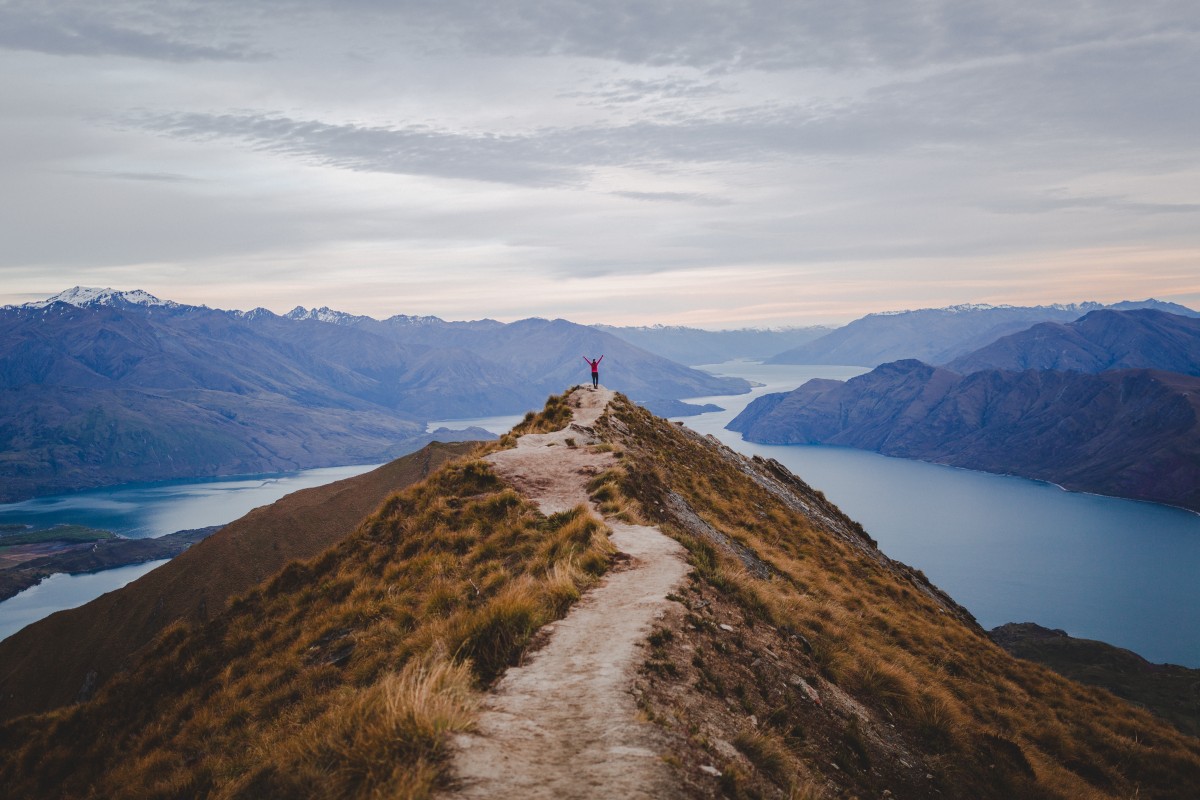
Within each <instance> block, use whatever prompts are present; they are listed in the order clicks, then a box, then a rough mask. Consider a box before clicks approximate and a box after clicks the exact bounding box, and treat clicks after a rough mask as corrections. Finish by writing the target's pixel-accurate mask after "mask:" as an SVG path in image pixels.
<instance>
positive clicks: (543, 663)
mask: <svg viewBox="0 0 1200 800" xmlns="http://www.w3.org/2000/svg"><path fill="white" fill-rule="evenodd" d="M611 399H612V392H611V391H608V390H605V389H602V390H599V391H591V390H590V389H580V390H579V391H577V392H575V394H574V395H573V396H572V400H573V402H578V403H579V407H577V408H576V410H575V412H574V419H573V421H572V423H571V425H569V426H568V427H567V428H565V429H563V430H561V431H556V432H554V433H547V434H529V435H526V436H522V437H521V438H520V439H519V440H518V445H517V447H516V448H514V449H512V450H506V451H503V452H500V453H495V454H493V455H492V456H490V457H489V460H490V461H492V463H493V465H494V466H495V468H496V471H497V472H499V473H500V474H501V475H503V476H504V478H505V479H506V480H508V481H510V482H511V483H512V484H513V485H514V486H516V487H517V488H518V489H519V490H520V491H522V492H523V493H525V494H526V496H528V497H530V498H531V499H532V500H534V501H536V502H537V503H538V505H539V506H540V507H541V508H542V511H543V512H544V513H547V514H550V513H554V512H555V511H562V510H565V509H568V508H572V507H574V506H575V505H578V504H579V503H586V502H588V498H587V491H586V489H585V485H586V483H587V481H588V478H589V477H590V476H591V475H593V474H596V473H597V472H600V471H603V470H604V469H606V468H607V467H609V466H610V465H611V464H612V463H613V458H612V456H611V454H609V453H589V452H588V451H587V448H586V447H585V445H586V444H587V443H588V442H590V441H593V436H592V433H591V430H590V428H591V426H592V425H593V424H594V423H595V421H596V420H597V419H598V418H599V416H600V415H601V414H602V413H603V412H604V408H605V406H607V404H608V401H609V400H611ZM568 438H569V439H573V440H574V442H575V444H576V445H578V446H577V447H570V446H569V443H568V442H567V439H568ZM607 522H608V525H609V527H610V528H611V529H612V534H611V539H612V541H613V543H614V544H615V545H616V546H617V549H618V550H620V551H621V552H623V553H626V554H628V555H629V556H630V557H631V558H630V559H629V562H628V566H626V567H624V568H622V569H619V570H616V571H614V572H611V573H609V575H608V576H607V577H606V578H605V579H604V581H603V582H602V583H601V584H600V585H599V586H597V587H596V588H594V589H592V590H591V591H589V592H588V593H587V594H586V595H584V597H583V598H582V599H581V600H580V601H579V602H578V603H577V604H576V605H575V607H574V608H572V609H571V612H570V613H569V614H568V615H567V616H566V618H565V619H563V620H561V621H560V622H558V623H557V624H556V625H553V626H546V630H547V631H550V632H551V633H550V639H549V642H548V643H547V644H546V646H545V647H543V648H542V649H541V650H538V651H537V652H536V653H534V654H533V655H532V656H530V658H529V659H528V661H527V662H526V663H525V664H524V665H523V666H520V667H514V668H512V669H509V670H508V672H507V673H505V675H504V677H503V678H502V679H501V680H500V682H499V683H498V684H497V685H496V687H495V689H494V690H493V692H492V693H491V694H490V695H489V697H488V698H487V700H486V701H485V703H484V708H483V712H482V714H481V715H480V718H479V725H478V729H477V732H476V733H475V734H472V735H468V736H460V737H458V739H457V740H456V745H457V753H456V757H455V763H454V775H455V781H456V784H457V787H458V788H457V789H456V790H455V791H454V792H452V793H451V794H450V795H449V796H450V797H459V798H498V799H502V798H520V799H521V800H537V799H538V798H616V797H620V798H670V797H674V796H677V795H678V792H677V790H676V788H675V786H674V781H673V780H672V778H671V775H670V770H669V767H667V765H666V764H665V763H664V762H663V761H662V760H661V759H660V758H659V756H660V755H661V753H662V752H663V750H662V746H661V743H660V739H659V736H660V735H659V732H658V730H657V728H655V726H653V725H652V724H650V723H646V722H641V721H639V720H638V710H637V705H636V703H635V702H634V699H633V695H632V694H630V691H629V690H630V687H631V686H632V683H633V670H634V667H635V665H636V664H637V663H638V662H639V660H640V659H641V658H644V655H643V652H642V649H641V648H640V647H639V646H638V644H639V643H640V642H641V641H643V640H644V639H645V638H646V636H647V635H648V634H649V633H650V629H651V626H652V624H653V622H654V620H655V619H658V618H660V617H661V616H662V614H663V610H664V609H665V607H666V606H667V603H668V601H667V600H666V599H665V598H666V595H667V594H668V593H669V592H670V591H671V590H672V588H674V587H675V586H677V585H678V584H679V583H680V582H681V581H682V580H683V578H684V576H685V575H686V574H687V570H688V568H687V565H686V564H685V563H684V560H683V552H684V551H683V548H682V547H681V546H680V545H679V543H678V542H676V541H675V540H674V539H671V538H669V537H667V536H664V535H663V534H662V533H661V532H660V531H659V530H658V529H657V528H648V527H643V526H639V525H626V524H623V523H619V522H615V521H612V520H608V521H607Z"/></svg>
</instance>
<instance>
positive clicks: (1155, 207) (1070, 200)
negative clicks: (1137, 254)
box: [979, 192, 1200, 214]
mask: <svg viewBox="0 0 1200 800" xmlns="http://www.w3.org/2000/svg"><path fill="white" fill-rule="evenodd" d="M979 207H980V208H982V209H984V210H987V211H992V212H995V213H997V214H1051V213H1054V212H1057V211H1067V210H1076V209H1098V210H1103V211H1122V212H1134V213H1137V214H1198V213H1200V203H1143V202H1139V201H1136V200H1131V199H1129V198H1128V197H1124V196H1119V195H1097V196H1091V197H1080V196H1071V195H1066V194H1063V193H1060V192H1051V193H1042V194H1038V195H1028V196H1022V197H1007V198H998V199H995V200H991V201H989V202H986V203H980V204H979Z"/></svg>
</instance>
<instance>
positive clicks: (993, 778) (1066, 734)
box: [602, 398, 1200, 800]
mask: <svg viewBox="0 0 1200 800" xmlns="http://www.w3.org/2000/svg"><path fill="white" fill-rule="evenodd" d="M610 414H613V415H614V416H615V417H616V419H617V420H619V422H620V423H621V425H620V427H618V426H615V425H614V426H609V427H608V429H607V431H606V432H605V433H604V434H603V435H604V436H605V438H606V439H609V440H611V441H613V442H615V443H616V445H617V446H618V447H620V448H621V449H622V450H623V451H624V452H625V458H623V459H622V472H621V473H620V477H619V480H618V481H614V480H613V479H612V478H611V477H607V478H605V480H604V481H603V482H602V483H603V485H604V487H605V490H606V494H605V502H610V503H618V504H624V506H625V507H627V508H630V509H635V508H636V509H637V511H638V513H640V514H641V515H644V516H646V517H648V518H650V519H651V520H652V521H654V522H655V523H657V524H660V525H661V526H662V527H663V528H664V530H666V531H667V532H668V533H671V534H672V535H674V536H676V538H678V539H679V540H680V541H681V542H682V543H683V544H684V545H685V546H686V547H687V548H688V550H689V553H690V558H691V562H692V564H693V566H694V567H695V570H696V576H697V579H698V580H699V581H700V583H701V585H703V586H706V587H709V588H710V589H715V590H717V591H718V592H719V593H720V594H721V595H723V596H724V597H725V598H728V599H729V600H730V601H732V602H733V603H734V604H736V606H737V607H739V608H740V609H741V613H742V614H744V615H745V618H746V625H748V626H753V625H755V624H759V625H766V626H768V630H769V631H771V632H772V633H771V634H770V635H771V636H772V637H774V639H773V640H774V641H775V642H777V644H776V645H772V646H773V647H775V646H778V647H780V648H791V649H792V650H793V651H795V652H796V653H798V654H800V656H797V657H802V660H803V662H804V663H809V664H811V665H812V667H813V669H814V670H815V671H816V672H817V674H819V675H820V676H821V677H823V678H824V679H825V680H827V681H829V683H830V684H832V685H834V686H836V687H838V688H839V689H840V690H841V691H843V692H845V693H846V694H847V695H849V696H850V697H851V698H853V701H854V702H855V703H857V704H858V706H859V707H860V708H862V709H865V713H867V714H868V715H869V718H870V719H871V720H874V722H873V723H872V727H873V729H875V730H877V731H884V732H885V733H886V735H887V736H893V737H895V739H896V741H897V742H900V743H902V744H903V746H904V747H905V748H908V749H909V750H910V751H911V752H915V753H918V754H920V755H921V758H922V759H924V761H925V763H926V764H927V765H930V766H929V769H930V770H934V771H937V772H938V773H939V774H940V775H942V776H943V777H945V778H946V780H947V781H949V783H947V784H942V785H940V786H939V790H940V791H941V792H942V793H943V796H957V797H995V798H1007V797H1056V798H1063V800H1066V799H1067V798H1071V799H1072V800H1073V798H1084V797H1114V798H1115V797H1134V796H1137V797H1140V798H1149V797H1156V798H1187V797H1194V796H1195V794H1194V792H1195V787H1197V786H1200V740H1196V739H1194V738H1191V737H1187V736H1185V735H1182V734H1180V733H1178V732H1177V731H1176V730H1175V729H1173V728H1172V727H1171V726H1169V725H1167V724H1166V723H1164V722H1162V721H1160V720H1158V719H1156V718H1154V717H1152V716H1151V715H1149V714H1148V713H1146V712H1145V711H1143V710H1140V709H1138V708H1135V707H1134V706H1132V705H1129V704H1127V703H1125V702H1123V701H1120V700H1118V699H1117V698H1115V697H1113V696H1112V695H1110V694H1108V693H1107V692H1104V691H1103V690H1098V689H1092V688H1086V687H1083V686H1080V685H1078V684H1074V683H1072V682H1070V681H1068V680H1066V679H1063V678H1061V677H1059V676H1058V675H1056V674H1054V673H1051V672H1050V671H1049V670H1047V669H1044V668H1041V667H1038V666H1036V665H1034V664H1031V663H1028V662H1024V661H1020V660H1017V659H1014V658H1012V657H1010V656H1009V655H1008V654H1007V653H1005V652H1004V651H1003V650H1001V649H1000V648H999V647H998V646H996V645H995V644H993V643H992V642H991V641H990V640H989V639H988V638H987V636H986V634H985V633H984V632H983V631H982V629H980V628H979V626H978V625H977V624H975V623H974V620H972V619H970V617H969V616H968V615H966V614H965V612H963V611H962V610H961V609H959V608H958V607H957V606H955V605H954V604H953V602H952V601H949V600H948V599H946V598H944V597H943V596H941V595H940V594H939V593H938V592H937V591H936V590H935V589H933V588H931V587H930V586H929V585H928V583H927V581H925V580H924V576H923V575H920V573H918V572H917V571H915V570H911V569H909V568H907V567H904V566H903V565H900V564H897V563H895V562H892V561H890V560H889V559H887V558H886V557H883V556H882V555H881V554H879V553H878V551H877V550H876V549H875V548H874V547H873V543H871V542H870V541H869V539H867V538H866V537H865V535H864V534H862V532H861V528H860V527H858V526H857V525H855V524H854V523H853V522H852V521H850V520H848V519H846V518H845V517H844V516H843V515H841V513H840V512H839V511H837V509H836V508H833V507H832V506H830V505H829V504H828V503H827V501H825V500H824V498H823V497H822V496H821V495H820V494H819V493H817V492H814V491H812V490H811V489H809V488H808V487H806V486H804V485H803V484H802V483H800V482H796V483H794V484H792V485H791V486H790V489H791V491H792V492H793V493H794V494H795V495H796V496H799V497H801V498H802V499H803V500H804V501H805V502H806V503H807V504H808V505H809V506H810V507H812V508H815V509H817V510H818V511H820V512H821V513H822V514H823V515H825V516H827V517H829V518H830V519H833V520H834V522H833V525H832V527H829V526H826V525H825V524H823V523H820V522H815V521H814V519H813V518H810V516H809V515H807V514H805V513H804V512H803V511H802V510H800V509H798V508H795V507H789V506H788V504H787V503H785V502H782V501H781V500H780V498H779V497H778V496H776V495H775V494H772V493H771V492H770V491H768V490H767V489H766V488H764V486H763V481H759V482H756V481H754V480H750V479H748V478H747V477H746V466H745V465H744V462H740V461H739V460H738V459H737V458H736V457H732V456H730V455H727V454H726V455H723V454H722V453H721V452H720V451H719V450H718V449H717V448H714V447H712V446H711V445H709V444H708V443H706V442H704V441H702V440H701V439H700V438H699V437H696V436H695V435H693V434H690V433H688V432H687V431H684V430H680V429H679V428H677V427H676V426H673V425H670V424H668V423H667V422H666V421H664V420H659V419H656V418H654V417H652V416H651V415H649V414H647V413H646V412H644V411H643V410H641V409H638V408H636V407H634V406H633V405H632V404H629V403H628V402H625V401H623V399H621V398H619V399H618V404H617V405H616V407H615V408H614V409H613V410H612V411H610ZM625 431H627V433H626V432H625ZM755 469H757V470H758V471H759V473H760V475H762V476H764V477H766V476H768V474H769V473H770V470H769V469H768V468H767V466H766V465H759V466H758V467H756V468H755ZM618 492H619V495H620V496H618ZM670 493H674V494H676V495H678V496H680V497H682V498H683V499H684V500H685V501H686V503H687V504H688V505H689V506H690V507H691V509H692V510H693V511H694V512H695V513H696V514H697V515H698V516H699V517H700V519H701V520H703V522H704V523H707V525H708V526H711V527H712V528H713V529H715V530H716V531H718V532H720V533H722V534H724V535H725V536H727V537H729V538H730V539H731V540H733V541H734V542H738V543H740V544H742V545H744V546H745V547H747V548H749V549H750V550H752V551H753V552H754V553H755V554H756V555H757V556H758V558H760V559H761V560H762V561H763V562H765V564H767V565H768V566H769V568H770V570H771V573H772V574H771V577H769V578H765V579H764V578H760V577H756V576H755V574H754V573H753V572H752V571H749V570H747V569H746V567H745V566H744V565H743V564H742V563H741V561H739V559H738V558H737V557H735V556H734V555H733V554H732V553H731V552H730V551H729V550H727V549H725V548H722V547H719V546H717V545H716V544H714V543H713V542H712V541H710V540H708V539H705V538H702V537H701V536H699V535H698V534H697V532H696V530H695V529H694V526H692V527H688V526H687V525H685V524H684V523H683V522H681V521H680V520H679V519H677V518H676V517H675V516H673V515H672V513H671V512H669V511H668V510H667V509H668V507H669V503H668V502H667V496H668V494H670ZM693 616H694V615H693ZM702 622H703V620H696V619H694V618H693V620H692V624H695V625H699V624H701V623H702ZM719 641H720V640H718V642H719ZM735 645H736V642H735ZM737 657H738V656H737V647H736V646H734V647H732V648H729V649H727V650H726V651H725V652H721V651H719V650H718V651H713V650H705V651H704V652H703V653H699V652H698V653H697V655H696V656H695V658H694V659H693V666H694V667H695V668H696V671H697V675H698V679H697V680H698V687H699V688H698V690H699V691H707V692H723V693H728V692H729V691H730V690H731V688H732V687H730V686H728V685H725V686H719V685H717V684H718V683H719V682H720V677H719V676H720V675H721V674H723V671H722V668H721V665H720V664H719V663H718V662H720V661H721V660H722V659H726V658H737ZM746 658H747V659H750V658H752V656H749V655H748V656H746ZM698 662H699V663H698ZM731 664H732V662H731ZM732 672H733V668H732V666H731V667H730V670H727V671H725V673H724V674H732ZM709 675H711V676H713V677H712V678H709V677H706V676H709ZM726 683H728V679H726ZM764 696H765V695H764ZM728 699H729V698H728V696H726V701H728ZM745 705H746V706H747V709H749V708H752V707H755V708H756V706H755V704H754V703H752V702H746V703H745ZM794 711H795V709H788V708H784V709H782V711H780V710H778V709H777V710H775V711H770V712H769V713H770V714H771V715H772V716H771V717H770V718H772V719H776V720H777V721H778V724H779V725H781V726H782V727H780V728H779V730H787V726H788V725H792V724H794V722H788V720H789V719H792V717H789V715H790V714H792V713H793V712H794ZM651 713H655V714H658V715H659V716H661V715H662V712H661V710H654V709H652V710H651ZM760 713H764V712H760ZM856 725H857V724H856ZM852 729H853V730H852ZM873 735H876V736H877V735H880V734H878V733H876V734H873ZM855 736H859V737H860V741H859V745H860V747H866V746H867V740H866V738H863V737H864V733H863V732H861V731H859V729H858V728H857V727H856V726H849V727H845V729H844V731H843V733H842V734H841V737H842V738H841V739H840V740H839V742H837V743H836V744H831V745H830V746H831V747H836V748H840V749H841V751H842V752H845V751H847V748H848V750H849V751H850V752H853V751H854V750H855V746H854V745H855V742H854V737H855ZM770 741H772V738H771V734H770V733H769V732H767V731H756V732H752V733H744V734H743V735H742V736H741V737H740V738H739V739H738V741H737V745H738V747H739V749H741V751H742V752H743V754H744V755H745V756H746V757H747V758H748V760H749V762H750V763H751V764H753V765H755V768H756V769H757V770H759V771H760V772H761V773H763V774H764V775H765V776H766V778H767V780H766V781H765V782H763V783H760V784H757V785H758V787H759V788H758V789H756V790H755V791H768V790H769V791H771V792H779V791H782V792H783V795H780V796H786V795H787V791H790V790H785V789H779V788H778V787H779V786H787V785H791V786H792V787H793V790H795V791H800V790H798V789H795V786H797V785H799V784H796V783H795V782H794V781H795V780H798V779H795V778H788V779H787V780H784V779H783V778H781V776H783V775H788V776H805V775H811V769H812V766H813V764H812V762H811V760H808V761H806V759H805V758H801V757H800V756H799V755H798V754H797V753H796V752H794V751H792V750H789V749H788V748H787V747H781V748H775V747H770V746H769V745H768V744H767V742H770ZM812 746H813V747H815V746H816V745H812ZM837 754H838V753H836V752H832V751H831V752H830V753H829V755H828V756H826V757H824V762H823V763H828V762H829V761H830V760H832V759H833V757H834V756H836V755H837ZM812 757H813V754H812V753H811V752H809V753H808V756H807V757H806V758H808V759H811V758H812ZM819 763H822V762H821V761H820V760H819V761H818V764H819ZM989 765H990V766H989ZM851 766H853V765H851ZM875 766H878V764H875ZM923 775H924V770H921V777H922V778H923ZM735 777H736V776H735ZM825 777H826V778H828V779H830V780H833V781H834V782H835V783H837V782H839V781H840V782H841V783H840V784H839V785H843V786H850V787H855V786H858V787H872V786H873V785H872V784H870V780H871V779H870V777H869V773H866V772H864V773H863V774H862V775H858V776H853V775H847V774H846V773H844V772H838V771H833V772H829V771H825ZM806 780H807V779H806ZM856 780H857V781H862V782H861V783H857V784H856V783H854V781H856ZM789 781H791V783H790V784H789ZM733 783H734V784H736V787H741V786H743V784H745V776H743V778H742V779H738V780H734V781H733ZM746 785H749V784H746ZM816 785H817V784H816V783H809V784H806V786H807V787H808V788H807V789H805V790H803V791H804V792H806V793H810V794H811V793H812V791H814V790H813V787H814V786H816ZM951 786H952V787H953V788H950V787H951ZM764 787H766V788H764ZM772 787H775V788H772ZM859 790H861V788H860V789H859ZM872 790H875V789H872ZM893 790H894V793H895V792H898V793H899V796H904V795H905V794H906V793H905V792H904V791H903V790H902V787H900V786H895V787H893ZM737 791H742V790H741V788H738V789H737ZM920 791H922V790H919V789H915V788H914V789H913V791H912V793H911V794H908V796H923V795H922V794H920ZM731 793H735V794H736V792H733V791H732V790H731Z"/></svg>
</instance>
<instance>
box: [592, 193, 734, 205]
mask: <svg viewBox="0 0 1200 800" xmlns="http://www.w3.org/2000/svg"><path fill="white" fill-rule="evenodd" d="M612 194H615V195H616V196H617V197H627V198H629V199H630V200H649V201H652V202H660V201H661V202H668V203H692V204H695V205H700V206H727V205H730V201H729V200H725V199H723V198H720V197H713V196H712V195H707V194H699V193H696V192H613V193H612Z"/></svg>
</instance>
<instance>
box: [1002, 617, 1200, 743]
mask: <svg viewBox="0 0 1200 800" xmlns="http://www.w3.org/2000/svg"><path fill="white" fill-rule="evenodd" d="M988 635H989V636H991V637H992V640H993V641H995V642H996V644H998V645H1000V646H1001V647H1003V648H1004V649H1005V650H1007V651H1008V652H1010V653H1012V654H1013V655H1014V656H1017V657H1018V658H1024V659H1026V660H1029V661H1035V662H1037V663H1038V664H1042V665H1043V666H1047V667H1049V668H1050V669H1052V670H1054V671H1055V672H1057V673H1058V674H1059V675H1063V676H1065V677H1067V678H1070V679H1072V680H1075V681H1079V682H1080V683H1086V684H1088V685H1089V686H1100V687H1102V688H1104V689H1108V690H1109V691H1110V692H1112V693H1113V694H1115V695H1117V696H1118V697H1121V698H1123V699H1125V700H1128V701H1129V702H1131V703H1136V704H1137V705H1140V706H1142V707H1144V708H1147V709H1149V710H1150V711H1152V712H1153V713H1155V714H1157V715H1158V716H1160V717H1162V718H1163V719H1165V720H1168V721H1170V722H1171V723H1172V724H1173V725H1174V726H1175V727H1177V728H1179V730H1181V731H1183V732H1184V733H1187V734H1190V735H1192V736H1197V737H1200V669H1188V668H1187V667H1181V666H1179V665H1177V664H1151V663H1150V662H1149V661H1147V660H1146V659H1144V658H1142V657H1141V656H1139V655H1138V654H1137V653H1134V652H1131V651H1129V650H1126V649H1124V648H1122V647H1113V646H1112V645H1111V644H1107V643H1105V642H1097V641H1095V640H1094V639H1076V638H1075V637H1073V636H1068V635H1067V633H1066V631H1061V630H1051V629H1049V628H1043V627H1042V626H1041V625H1037V624H1035V623H1032V622H1020V623H1014V622H1010V623H1009V624H1007V625H1001V626H1000V627H998V628H993V629H992V630H991V631H989V632H988Z"/></svg>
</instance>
